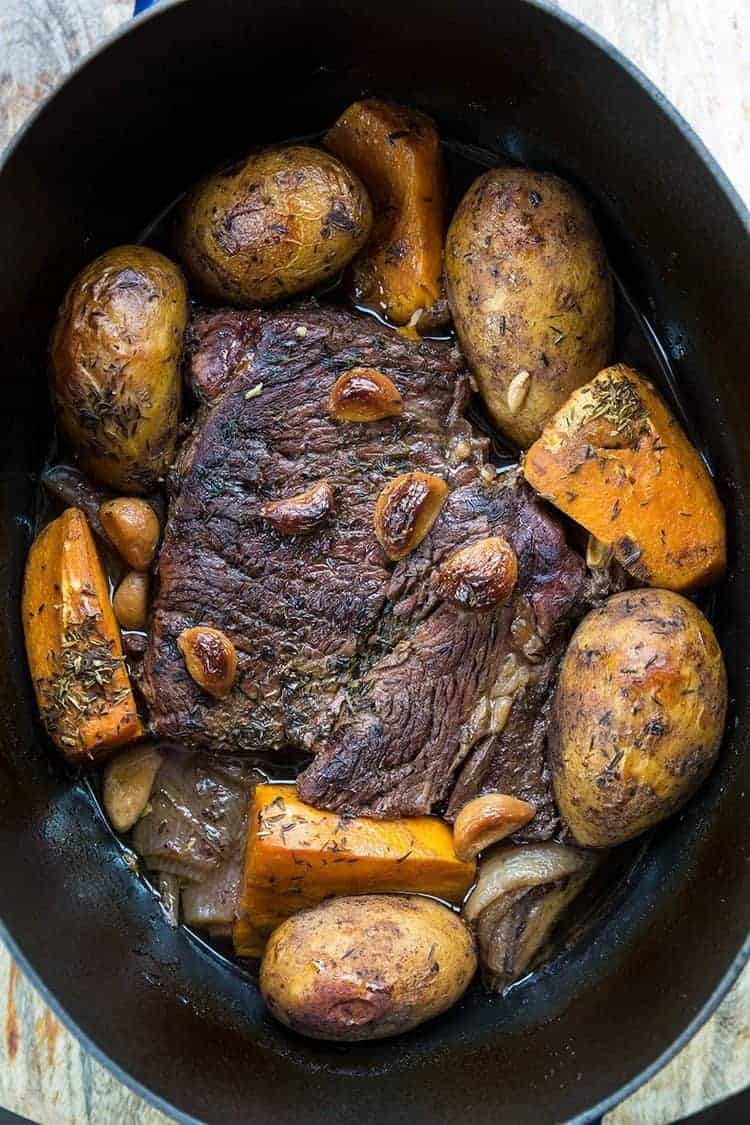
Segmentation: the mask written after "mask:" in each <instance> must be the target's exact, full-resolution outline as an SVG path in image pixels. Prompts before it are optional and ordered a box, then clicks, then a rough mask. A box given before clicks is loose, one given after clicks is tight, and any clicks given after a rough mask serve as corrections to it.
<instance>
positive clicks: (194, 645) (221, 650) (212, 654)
mask: <svg viewBox="0 0 750 1125" xmlns="http://www.w3.org/2000/svg"><path fill="white" fill-rule="evenodd" d="M177 647H178V649H179V650H180V652H181V653H182V656H183V659H184V661H185V667H186V668H187V670H188V672H189V673H190V675H191V676H192V678H193V679H194V680H195V682H196V684H198V686H199V687H201V688H203V690H204V691H207V692H208V693H209V695H213V696H214V698H215V699H225V698H226V696H227V695H229V693H230V691H231V690H232V688H233V687H234V682H235V680H236V678H237V651H236V649H235V647H234V645H233V644H232V642H231V641H230V639H229V637H228V636H227V635H226V633H222V632H221V630H220V629H212V628H211V627H210V626H208V625H197V626H195V627H194V628H192V629H185V630H184V631H183V632H182V633H180V635H179V637H178V638H177Z"/></svg>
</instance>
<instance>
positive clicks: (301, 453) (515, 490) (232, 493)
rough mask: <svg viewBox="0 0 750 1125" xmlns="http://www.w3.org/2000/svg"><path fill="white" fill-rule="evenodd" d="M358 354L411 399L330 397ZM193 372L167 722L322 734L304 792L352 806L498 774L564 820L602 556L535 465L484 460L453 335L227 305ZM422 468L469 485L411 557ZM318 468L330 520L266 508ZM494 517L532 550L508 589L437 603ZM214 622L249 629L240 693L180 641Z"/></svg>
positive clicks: (160, 629)
mask: <svg viewBox="0 0 750 1125" xmlns="http://www.w3.org/2000/svg"><path fill="white" fill-rule="evenodd" d="M355 366H365V367H374V368H377V369H378V370H380V371H383V372H384V373H385V374H387V375H388V376H389V377H390V378H391V379H392V380H393V382H394V383H395V384H396V386H397V387H398V390H399V391H400V393H401V395H402V398H403V400H404V405H405V409H404V413H403V414H402V415H401V416H399V417H396V418H389V419H386V420H384V421H381V422H375V423H368V424H366V425H358V424H354V423H346V422H337V421H334V420H333V419H331V417H330V416H329V414H328V411H327V400H328V396H329V393H330V390H331V387H332V385H333V383H334V382H335V380H336V379H337V378H338V376H339V375H341V374H342V373H343V372H345V371H347V370H349V369H350V368H352V367H355ZM188 375H189V378H190V380H191V382H192V384H193V386H194V388H195V390H196V393H197V395H198V397H199V398H200V400H201V401H202V404H203V405H202V406H201V409H200V411H199V414H198V419H197V422H196V426H195V430H194V432H193V434H192V435H191V437H190V438H189V439H188V441H187V443H186V445H185V447H184V449H183V451H182V453H181V456H180V458H179V461H178V464H177V466H176V470H175V473H174V475H173V480H172V482H171V488H172V496H171V500H170V508H169V518H168V522H167V528H166V532H165V537H164V544H163V547H162V551H161V555H160V560H159V586H158V591H157V596H156V599H155V605H154V614H153V623H152V628H151V632H150V638H149V645H148V648H147V651H146V656H145V661H144V676H143V684H142V687H143V691H144V694H145V696H146V699H147V702H148V704H149V710H150V722H151V727H152V730H153V732H154V733H155V734H158V735H160V736H162V737H168V738H172V739H175V740H179V741H180V742H182V743H184V744H186V745H188V746H194V747H209V748H213V749H215V750H221V751H247V752H252V753H258V752H268V751H273V750H275V749H279V748H281V747H284V746H288V745H290V744H291V745H294V746H297V747H299V748H304V749H307V750H310V751H312V752H314V753H315V754H316V758H315V760H314V761H313V763H312V765H311V766H309V768H308V769H307V770H306V772H305V773H304V774H303V775H302V776H301V778H300V779H299V789H300V792H301V794H302V796H303V797H304V798H305V799H306V800H309V801H311V802H312V803H314V804H317V805H319V806H320V807H325V808H335V809H340V810H342V811H345V812H367V813H370V814H372V815H377V816H391V815H399V814H409V813H422V812H428V811H430V810H434V809H436V808H440V809H442V810H445V809H447V812H448V815H451V814H452V812H453V811H454V810H455V809H457V808H458V807H459V806H460V804H462V803H463V802H464V801H465V800H467V799H468V798H469V797H471V796H473V795H475V794H476V793H478V792H482V791H483V790H487V789H495V788H501V789H503V790H504V791H505V792H509V793H513V794H515V795H517V796H520V797H525V798H527V799H529V800H532V801H533V802H534V803H535V804H536V805H537V808H538V810H539V811H538V814H537V816H536V817H535V819H534V821H533V822H532V824H531V825H530V826H529V828H528V830H527V832H526V836H527V837H528V838H544V837H547V836H549V835H551V834H552V833H553V831H554V830H555V826H556V814H555V809H554V803H553V801H552V798H551V793H550V786H549V778H548V773H547V766H546V758H545V753H544V740H545V727H546V708H547V704H548V699H549V696H550V692H551V688H552V685H553V683H554V677H555V672H556V668H557V664H558V661H559V657H560V654H561V650H562V646H563V644H564V640H565V635H566V629H567V627H568V626H569V624H570V622H571V621H572V620H573V619H574V617H575V616H576V615H577V614H579V613H580V612H581V609H582V606H583V604H584V601H585V584H586V572H585V567H584V565H583V562H582V560H581V559H580V557H579V556H578V555H577V554H576V553H575V552H574V551H573V550H571V549H570V548H569V547H568V546H567V544H566V542H565V539H564V536H563V533H562V530H561V528H560V525H559V524H558V522H557V521H556V519H555V518H554V517H553V516H552V515H551V513H550V512H549V511H548V510H547V509H546V508H545V507H544V505H543V504H542V503H541V502H539V501H538V500H537V499H536V498H535V497H534V496H533V494H532V493H531V490H530V489H529V488H528V486H526V485H525V483H524V482H523V480H522V479H521V477H520V475H519V474H518V473H517V472H510V473H505V474H499V473H496V472H495V470H494V469H492V468H491V467H490V466H487V465H484V466H483V465H482V462H483V458H484V453H485V448H486V446H485V442H484V441H483V440H479V439H478V438H477V437H476V436H475V435H474V434H473V432H472V429H471V427H470V426H469V424H468V423H467V422H466V420H465V419H464V417H463V412H464V409H465V407H466V403H467V399H468V396H469V390H470V384H469V379H468V376H467V373H466V371H465V369H464V367H463V364H462V361H461V358H460V355H459V353H458V352H457V350H456V349H455V348H453V347H452V346H450V345H449V344H442V343H436V342H429V341H423V342H412V341H410V340H406V339H404V338H403V337H401V336H399V335H398V334H396V333H394V332H393V331H391V330H389V329H387V328H383V327H381V326H380V325H378V324H377V323H376V322H375V321H374V320H372V319H371V318H365V317H361V316H357V315H354V314H352V313H350V312H348V311H345V310H343V309H337V308H335V307H332V306H328V307H318V306H316V305H314V304H306V305H301V306H297V307H290V308H287V309H283V310H280V311H273V312H260V313H259V312H238V311H230V310H220V311H218V312H212V313H203V314H200V315H199V316H198V317H197V318H196V319H195V320H194V322H193V325H192V329H191V342H190V360H189V372H188ZM408 469H420V470H423V471H427V472H431V473H437V474H438V475H440V476H441V477H443V478H444V479H445V480H446V481H447V483H448V485H449V489H450V492H449V497H448V500H447V502H446V504H445V507H444V509H443V511H442V513H441V515H440V517H439V519H438V520H437V522H436V523H435V525H434V527H433V529H432V531H431V532H430V534H429V535H428V536H427V537H426V538H425V540H424V541H423V542H422V544H421V545H420V546H419V547H418V548H417V550H416V551H414V552H413V553H412V554H411V555H409V556H407V557H406V558H405V559H403V560H402V561H401V562H399V563H397V564H395V566H394V564H392V563H390V562H389V561H388V559H387V558H386V557H385V555H384V553H383V552H382V550H381V548H380V546H379V544H378V542H377V540H376V539H375V536H374V534H373V509H374V504H375V499H376V497H377V495H378V493H379V492H380V490H381V489H382V487H383V486H384V484H385V483H386V482H387V481H389V480H390V479H392V478H393V477H394V476H395V475H397V474H398V473H401V472H404V471H406V470H408ZM322 480H325V481H327V482H329V483H330V484H331V485H332V487H333V490H334V496H335V510H334V514H333V517H332V519H331V520H330V521H329V522H328V523H327V524H326V525H325V526H323V527H321V528H319V529H317V530H315V531H313V532H310V533H308V534H305V535H292V536H290V535H284V534H281V533H280V532H279V531H277V530H274V528H273V527H272V526H271V525H270V524H269V522H268V521H266V520H265V519H264V518H263V516H262V514H261V508H262V506H263V505H264V504H265V503H267V502H268V501H270V500H275V499H278V498H281V497H285V496H292V495H295V494H296V493H299V492H301V491H303V490H304V489H306V488H309V487H310V486H311V485H312V484H314V483H316V482H318V481H322ZM497 534H500V535H504V536H506V538H508V539H509V541H510V542H511V543H512V544H513V546H514V548H515V550H516V553H517V555H518V560H519V580H518V584H517V587H516V591H515V594H514V597H513V600H512V602H511V603H510V604H509V605H508V606H505V607H503V608H502V609H500V610H497V611H495V612H490V613H480V614H472V613H465V612H462V611H460V610H457V609H454V608H453V607H451V606H450V605H448V604H445V603H441V602H440V601H439V599H438V598H437V596H436V594H435V592H434V590H433V585H432V578H433V575H434V572H435V568H436V566H437V565H438V564H439V563H440V561H441V560H443V559H444V558H446V557H447V555H448V554H450V553H451V551H453V550H454V549H455V548H456V547H458V546H463V545H465V544H467V543H469V542H472V541H474V540H476V539H480V538H483V537H484V536H486V535H497ZM198 624H208V625H212V626H214V627H216V628H219V629H222V630H224V632H226V633H227V635H228V636H230V637H231V638H232V640H233V641H234V643H235V645H236V647H237V651H238V656H239V677H238V682H237V686H236V687H235V689H234V690H233V692H232V693H231V694H230V695H229V697H228V698H227V699H225V700H215V699H212V698H210V697H209V696H207V695H206V694H205V693H203V692H202V691H201V690H200V689H199V688H198V686H197V685H196V684H195V683H194V682H193V681H192V680H191V679H190V677H189V675H188V673H187V671H186V669H185V666H184V662H183V660H182V657H181V656H180V654H179V651H178V649H177V645H176V640H177V637H178V636H179V634H180V632H181V631H182V630H183V629H186V628H189V627H190V626H193V625H198Z"/></svg>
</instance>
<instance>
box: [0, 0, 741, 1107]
mask: <svg viewBox="0 0 750 1125" xmlns="http://www.w3.org/2000/svg"><path fill="white" fill-rule="evenodd" d="M186 2H188V0H158V3H154V4H153V6H152V7H151V8H149V9H147V10H145V11H143V12H141V13H140V14H139V15H137V16H135V17H134V18H132V19H129V20H127V21H126V22H124V23H123V24H122V25H121V26H120V27H118V28H116V29H115V30H114V31H113V32H111V33H110V34H109V35H107V36H105V37H104V38H103V39H102V40H101V41H100V42H99V43H98V44H97V46H96V47H95V48H94V49H93V50H92V51H90V52H89V53H88V54H87V55H84V56H83V57H82V58H81V59H79V60H78V62H77V63H76V64H75V65H74V66H73V68H72V69H71V70H70V71H69V72H68V73H67V74H66V76H65V78H64V79H63V80H62V81H61V82H60V83H59V84H58V85H57V86H56V87H55V89H54V90H52V91H51V92H50V93H49V94H47V95H46V96H45V97H44V98H43V99H42V100H41V101H40V102H39V104H38V105H37V106H36V107H35V109H34V110H33V112H32V113H31V114H30V116H29V117H28V118H27V119H26V121H25V122H24V123H23V125H22V126H21V127H20V128H19V129H18V131H17V132H16V133H15V134H14V136H13V137H12V138H11V140H10V141H9V143H8V145H7V146H6V148H5V150H4V151H3V152H2V154H0V176H1V175H2V174H3V172H4V170H5V168H6V166H7V165H8V164H9V163H10V161H11V160H12V158H13V156H14V155H15V153H16V151H17V149H19V148H20V147H21V145H22V144H23V141H24V139H25V137H26V135H27V133H30V132H31V131H32V129H33V128H34V126H35V124H36V122H37V119H38V118H40V117H41V116H42V115H43V114H44V113H45V111H46V109H47V107H48V106H49V105H50V104H51V103H52V101H53V100H54V98H55V97H56V96H57V95H58V93H59V92H60V91H61V90H62V89H63V88H65V87H66V86H67V85H68V84H69V83H71V82H73V81H74V80H75V79H76V78H77V77H78V76H79V75H80V74H82V73H83V71H84V70H85V69H86V67H87V66H88V65H89V64H90V63H91V62H92V60H93V59H95V58H97V57H98V56H99V55H101V54H104V53H106V51H107V50H109V48H110V47H111V46H112V45H113V44H114V43H116V42H118V41H119V40H120V39H123V38H125V37H126V36H127V35H129V34H130V33H131V31H132V30H133V29H134V28H136V27H138V26H139V25H141V24H144V23H146V22H148V21H150V20H158V19H159V18H161V17H162V16H163V15H164V13H165V12H167V11H168V10H169V9H171V8H176V7H177V6H178V5H180V4H184V3H186ZM516 2H517V3H520V4H524V5H526V6H527V7H531V8H537V9H538V10H540V11H542V12H543V13H544V14H545V15H547V16H549V17H551V18H553V19H555V20H557V21H558V22H560V23H563V24H565V25H566V26H567V27H569V28H570V29H571V30H572V31H574V32H576V33H577V34H578V35H579V36H581V37H582V38H583V39H585V40H587V41H588V43H589V44H590V45H591V46H592V47H593V48H595V49H596V50H598V51H601V52H602V53H603V54H605V55H607V56H608V57H609V58H610V59H612V60H613V61H614V62H615V63H616V64H617V65H618V66H619V67H620V69H621V70H623V71H625V73H626V74H628V75H629V77H630V78H631V79H633V81H634V82H636V83H637V84H638V85H639V86H640V87H641V89H642V90H644V92H645V93H646V94H648V96H649V98H650V99H651V101H652V102H654V103H655V105H656V106H657V107H658V108H659V109H660V110H661V111H662V112H663V113H664V114H665V115H666V117H668V118H669V120H670V121H671V123H672V124H673V125H674V126H675V128H676V129H677V130H678V131H679V132H680V133H681V134H682V136H683V138H684V139H685V140H686V141H687V142H688V144H689V145H690V147H691V148H692V149H693V152H694V153H695V155H696V157H697V158H698V160H700V161H701V162H702V163H703V165H704V166H705V167H706V168H707V170H708V171H709V173H710V174H711V176H712V178H713V180H714V182H715V183H716V185H717V187H718V188H719V190H720V191H721V192H722V194H723V196H724V198H725V200H726V202H727V204H728V205H729V206H730V207H731V208H732V210H733V211H734V213H735V215H736V217H737V218H738V219H739V221H740V223H741V224H742V226H743V227H744V228H745V231H746V233H747V235H748V239H750V208H749V207H748V206H747V205H746V204H745V202H744V201H743V199H742V197H741V196H740V194H739V192H738V190H737V188H736V187H735V186H734V184H733V183H732V182H731V180H730V179H729V177H728V176H727V174H726V172H725V171H724V170H723V168H722V167H721V165H720V164H719V163H718V161H717V160H716V159H715V157H714V156H712V154H711V153H710V151H709V150H708V148H707V147H706V145H705V144H704V142H703V141H702V140H701V138H700V137H699V136H698V134H697V133H696V131H695V130H694V129H693V127H692V126H691V125H690V124H689V123H688V122H687V121H686V119H685V118H684V117H683V116H682V114H681V113H680V112H679V110H677V109H676V108H675V106H674V105H673V104H672V102H670V100H669V99H668V98H667V97H666V95H665V94H664V93H663V92H662V91H661V90H660V89H659V88H658V86H656V85H655V84H654V83H653V82H652V81H651V79H650V78H648V77H647V76H646V74H644V72H643V71H642V70H641V69H640V67H638V66H636V64H635V63H634V62H632V61H631V60H630V59H629V58H628V57H627V56H626V55H625V54H623V52H622V51H620V49H619V48H618V47H615V46H614V44H612V43H610V41H609V40H608V39H606V38H605V37H604V36H603V35H601V34H600V33H599V32H598V31H595V30H594V29H593V28H591V27H589V26H588V25H587V24H585V23H583V22H582V21H581V20H579V19H578V18H577V17H575V16H573V15H571V14H570V13H568V12H565V11H563V10H561V9H560V8H558V7H556V6H555V5H553V4H552V3H551V2H550V0H516ZM0 940H2V941H3V943H4V944H5V946H6V947H7V949H8V950H9V952H10V954H11V956H12V957H13V959H14V960H15V961H16V962H17V964H18V965H19V966H20V967H21V969H22V970H23V973H24V975H25V976H26V977H27V978H28V979H29V980H30V981H31V983H32V984H33V986H34V988H35V989H36V990H37V992H38V993H39V994H40V995H41V997H42V999H43V1000H44V1002H45V1003H46V1004H47V1005H48V1007H50V1008H51V1009H52V1011H53V1012H54V1013H55V1015H56V1016H58V1017H59V1019H60V1021H61V1022H62V1024H63V1025H64V1026H65V1027H66V1029H67V1030H68V1031H69V1032H71V1034H72V1035H74V1036H75V1038H76V1039H77V1040H78V1041H79V1043H81V1044H82V1045H83V1047H84V1048H85V1050H86V1051H87V1052H88V1054H90V1055H91V1056H92V1057H93V1058H94V1059H95V1060H96V1061H97V1062H98V1063H100V1064H101V1065H102V1066H103V1067H105V1069H106V1070H108V1071H109V1072H110V1073H111V1074H113V1075H114V1076H115V1077H116V1078H117V1079H118V1080H119V1081H120V1082H122V1083H123V1085H125V1086H126V1087H127V1088H128V1089H129V1090H131V1091H132V1092H133V1093H134V1094H137V1095H138V1096H139V1097H141V1098H143V1100H144V1101H146V1102H147V1103H149V1104H150V1105H153V1106H155V1107H156V1108H157V1109H159V1110H161V1111H162V1113H164V1114H166V1115H167V1116H170V1117H171V1118H172V1119H173V1120H174V1121H176V1122H179V1123H180V1125H202V1123H201V1122H200V1120H199V1119H198V1118H196V1117H193V1116H192V1115H190V1114H188V1113H185V1112H184V1111H182V1110H180V1109H178V1108H177V1107H176V1106H173V1105H172V1104H171V1103H169V1102H168V1101H167V1100H166V1099H164V1098H162V1097H161V1096H160V1095H159V1094H156V1093H154V1092H153V1091H152V1090H150V1089H149V1088H148V1087H146V1086H144V1085H143V1084H142V1083H141V1082H140V1081H139V1080H138V1079H137V1078H134V1077H133V1076H132V1075H130V1074H129V1073H128V1072H127V1071H125V1070H124V1069H123V1068H122V1067H121V1066H120V1065H119V1063H117V1062H115V1061H114V1060H113V1059H112V1058H110V1057H109V1056H108V1055H107V1054H106V1052H105V1051H104V1050H103V1049H102V1048H101V1047H99V1046H98V1045H97V1044H96V1043H95V1042H94V1041H93V1040H92V1039H91V1038H89V1036H88V1035H87V1034H86V1033H85V1032H84V1031H82V1030H81V1028H80V1027H79V1026H78V1024H77V1023H76V1021H75V1020H74V1019H73V1017H72V1016H71V1015H69V1013H68V1012H67V1011H66V1009H65V1008H64V1007H63V1005H62V1003H61V1002H60V1001H59V1000H58V999H57V998H56V997H55V996H54V995H53V994H52V993H51V992H50V990H49V989H48V987H47V985H46V984H45V983H44V982H43V980H42V979H41V977H40V976H39V974H38V973H37V970H36V969H35V968H34V967H33V966H32V965H31V964H30V962H29V961H28V959H27V958H26V955H25V954H24V953H23V951H22V950H21V949H20V947H19V946H18V944H17V943H16V941H15V939H14V938H13V937H12V935H11V934H10V932H9V931H8V929H7V927H6V925H5V923H4V922H3V920H2V919H1V918H0ZM749 961H750V933H749V934H748V936H747V938H746V939H745V941H744V943H743V945H742V946H741V947H740V949H739V951H738V952H737V953H736V955H735V956H734V958H733V960H732V961H731V962H730V964H729V966H728V968H727V970H726V972H725V974H724V976H723V977H722V979H721V981H720V982H719V984H718V985H717V986H716V988H715V989H714V991H713V992H712V993H711V995H710V996H709V998H708V999H707V1000H706V1002H705V1004H704V1005H703V1007H702V1008H701V1010H700V1011H699V1012H698V1013H697V1015H696V1016H694V1017H693V1019H692V1020H691V1021H690V1022H689V1023H688V1024H687V1025H686V1027H685V1028H684V1029H683V1030H682V1032H681V1033H680V1034H679V1035H678V1036H677V1038H676V1039H674V1040H673V1041H672V1043H670V1045H669V1046H668V1047H667V1048H666V1050H664V1051H663V1052H662V1053H661V1054H660V1055H659V1056H657V1058H656V1059H654V1061H653V1062H652V1063H651V1064H650V1065H649V1066H647V1067H646V1068H645V1069H644V1070H642V1071H640V1072H639V1073H638V1074H636V1075H635V1076H634V1077H633V1078H631V1080H630V1081H629V1082H626V1083H625V1084H624V1085H622V1086H620V1087H619V1088H618V1089H617V1090H615V1091H613V1092H612V1093H611V1094H609V1095H608V1096H607V1097H606V1098H603V1099H602V1100H601V1101H600V1102H598V1103H597V1104H596V1105H594V1106H592V1107H591V1108H590V1109H587V1110H584V1111H583V1112H582V1113H580V1114H578V1115H577V1116H576V1117H573V1118H569V1119H568V1121H567V1123H566V1125H589V1123H594V1122H596V1121H599V1120H600V1119H601V1118H602V1117H603V1116H604V1114H605V1113H607V1112H608V1111H609V1110H610V1109H613V1108H614V1107H615V1106H617V1105H619V1104H620V1102H622V1101H624V1100H625V1099H626V1098H628V1097H630V1095H631V1094H633V1093H635V1092H636V1090H638V1089H640V1087H641V1086H643V1085H644V1084H645V1083H646V1082H648V1081H649V1080H650V1079H651V1078H653V1076H654V1075H655V1074H656V1073H658V1071H660V1070H661V1069H662V1068H663V1067H665V1066H666V1065H667V1063H669V1062H670V1061H671V1060H672V1059H673V1058H674V1057H675V1056H676V1055H677V1054H678V1053H679V1052H680V1051H681V1050H682V1049H683V1047H685V1046H686V1045H687V1043H688V1042H689V1041H690V1040H691V1039H692V1038H693V1036H694V1035H695V1034H696V1033H697V1032H698V1031H699V1030H700V1028H701V1027H702V1026H703V1024H704V1023H706V1021H707V1020H708V1019H709V1017H710V1016H711V1015H712V1014H713V1013H714V1011H715V1010H716V1009H717V1008H718V1006H719V1004H720V1003H721V1001H722V1000H723V999H724V997H725V996H726V995H727V993H728V992H729V991H730V990H731V988H732V986H733V985H734V984H735V982H736V981H737V979H738V977H739V976H740V973H741V972H742V970H743V968H744V967H745V965H746V964H747V963H748V962H749Z"/></svg>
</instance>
